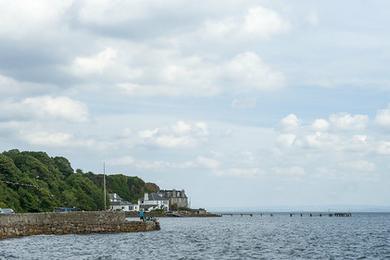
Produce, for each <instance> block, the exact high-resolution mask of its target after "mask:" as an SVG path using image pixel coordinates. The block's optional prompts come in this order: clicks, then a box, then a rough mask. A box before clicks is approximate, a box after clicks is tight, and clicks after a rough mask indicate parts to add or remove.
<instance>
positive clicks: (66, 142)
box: [18, 129, 101, 149]
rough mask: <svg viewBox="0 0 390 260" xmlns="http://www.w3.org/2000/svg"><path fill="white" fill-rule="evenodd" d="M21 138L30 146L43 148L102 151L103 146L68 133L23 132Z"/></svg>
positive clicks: (25, 130)
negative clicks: (86, 148)
mask: <svg viewBox="0 0 390 260" xmlns="http://www.w3.org/2000/svg"><path fill="white" fill-rule="evenodd" d="M18 134H19V138H20V139H22V140H24V141H26V142H27V143H28V144H31V145H34V146H41V147H93V148H94V149H100V148H101V145H100V144H97V143H96V142H95V141H94V140H92V139H84V138H83V139H81V138H76V137H75V136H74V135H73V134H69V133H66V132H53V131H50V132H49V131H45V130H41V131H39V130H31V129H29V130H27V129H24V130H21V131H20V132H19V133H18Z"/></svg>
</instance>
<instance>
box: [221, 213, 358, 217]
mask: <svg viewBox="0 0 390 260" xmlns="http://www.w3.org/2000/svg"><path fill="white" fill-rule="evenodd" d="M220 215H221V216H231V217H233V216H241V217H244V216H249V217H253V216H260V217H262V216H263V215H264V216H270V217H273V216H277V215H279V216H290V217H295V216H299V217H325V216H328V217H352V213H350V212H314V213H311V212H302V213H300V212H291V213H289V212H266V213H259V212H256V213H240V212H234V213H233V212H232V213H221V214H220Z"/></svg>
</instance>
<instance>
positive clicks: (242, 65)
mask: <svg viewBox="0 0 390 260" xmlns="http://www.w3.org/2000/svg"><path fill="white" fill-rule="evenodd" d="M223 74H224V75H225V76H224V77H226V79H227V80H228V81H229V82H230V83H231V84H232V85H233V86H234V87H235V88H237V89H242V90H244V91H245V90H246V91H248V90H272V89H275V88H279V87H281V86H283V85H284V84H285V83H284V81H285V80H284V76H283V74H282V73H280V72H278V71H275V70H274V69H272V68H271V67H270V66H269V65H267V64H266V63H264V61H263V60H262V59H261V58H260V57H259V56H258V55H257V54H256V53H253V52H245V53H241V54H239V55H237V56H236V57H234V58H233V59H232V60H231V61H229V62H228V63H227V64H226V65H225V66H224V73H223ZM243 87H244V88H243Z"/></svg>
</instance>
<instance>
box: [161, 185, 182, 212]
mask: <svg viewBox="0 0 390 260" xmlns="http://www.w3.org/2000/svg"><path fill="white" fill-rule="evenodd" d="M158 194H160V195H161V196H162V197H163V198H166V199H168V200H169V205H170V210H172V209H174V208H176V209H179V208H188V207H189V205H188V197H187V195H186V193H185V191H184V190H160V191H159V192H158Z"/></svg>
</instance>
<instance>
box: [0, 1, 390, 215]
mask: <svg viewBox="0 0 390 260" xmlns="http://www.w3.org/2000/svg"><path fill="white" fill-rule="evenodd" d="M389 24H390V2H389V1H385V0H372V1H363V0H346V1H334V0H328V1H313V0H300V1H291V0H284V1H282V0H280V1H279V0H276V1H262V0H241V1H233V0H209V1H195V0H132V1H124V0H80V1H72V0H62V1H57V0H35V1H20V0H12V1H11V0H9V1H8V0H0V150H2V151H4V150H9V149H15V148H16V149H19V150H33V151H46V152H47V153H48V154H49V155H50V156H65V157H67V158H68V159H69V160H70V161H71V162H72V166H73V167H74V168H75V169H77V168H79V169H82V170H84V171H93V172H96V173H101V172H102V167H103V166H102V165H103V162H105V163H106V167H107V172H108V173H109V174H114V173H123V174H126V175H129V176H139V177H141V178H142V179H144V180H145V181H148V182H155V183H157V184H158V185H159V186H160V187H161V188H164V189H173V188H175V189H185V190H186V193H187V194H188V195H189V197H190V199H191V206H192V207H195V208H198V207H206V208H208V209H215V210H217V209H267V208H283V209H309V208H317V209H323V210H324V209H331V208H343V209H350V208H359V207H363V206H364V207H366V208H383V207H388V208H390V189H389V186H390V185H389V184H390V73H389V67H390V66H389V64H390V27H389V26H388V25H389Z"/></svg>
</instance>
